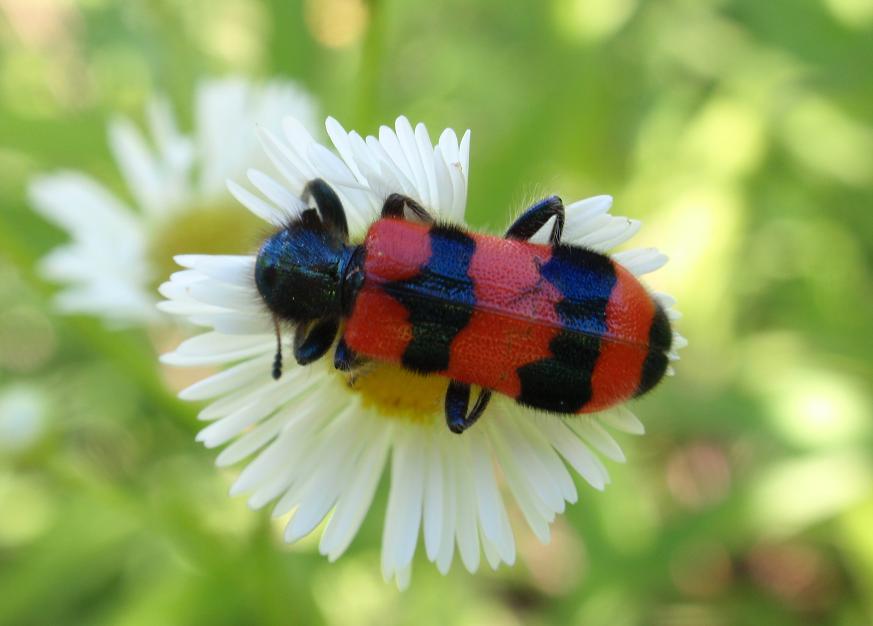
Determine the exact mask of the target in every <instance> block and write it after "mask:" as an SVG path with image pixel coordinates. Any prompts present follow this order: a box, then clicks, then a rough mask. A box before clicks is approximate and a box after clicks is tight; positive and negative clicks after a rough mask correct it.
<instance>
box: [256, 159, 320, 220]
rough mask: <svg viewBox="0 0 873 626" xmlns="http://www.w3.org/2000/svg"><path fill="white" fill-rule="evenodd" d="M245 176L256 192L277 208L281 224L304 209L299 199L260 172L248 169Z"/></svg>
mask: <svg viewBox="0 0 873 626" xmlns="http://www.w3.org/2000/svg"><path fill="white" fill-rule="evenodd" d="M246 176H247V177H248V179H249V181H250V182H251V183H252V184H253V185H254V186H255V187H257V188H258V191H260V192H261V193H262V194H264V196H266V198H267V199H268V200H269V201H270V202H272V203H273V204H274V205H276V206H277V207H278V208H279V210H280V211H281V213H282V219H283V223H287V222H288V221H290V220H292V219H294V218H295V217H297V216H298V215H300V213H301V211H303V209H304V208H306V207H305V205H304V204H303V202H302V201H301V200H300V198H298V197H297V196H295V195H294V194H292V193H291V192H289V191H288V190H287V189H285V187H283V186H282V185H280V184H279V183H277V182H276V181H275V180H273V178H272V177H270V176H268V175H267V174H264V173H263V172H261V171H260V170H256V169H250V170H248V171H247V172H246Z"/></svg>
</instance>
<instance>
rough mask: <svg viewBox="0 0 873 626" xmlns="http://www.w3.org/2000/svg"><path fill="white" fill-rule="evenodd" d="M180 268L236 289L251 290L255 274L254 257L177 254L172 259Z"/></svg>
mask: <svg viewBox="0 0 873 626" xmlns="http://www.w3.org/2000/svg"><path fill="white" fill-rule="evenodd" d="M173 260H174V261H176V263H178V264H179V265H181V266H182V267H188V268H191V269H194V270H197V271H198V272H199V273H201V274H203V275H204V276H208V277H209V278H213V279H215V280H217V281H219V282H224V283H229V284H231V285H235V286H237V287H244V288H249V289H251V288H252V284H253V282H252V278H253V276H254V274H255V257H253V256H250V255H227V254H226V255H219V254H179V255H176V256H174V257H173Z"/></svg>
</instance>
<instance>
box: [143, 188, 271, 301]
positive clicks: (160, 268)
mask: <svg viewBox="0 0 873 626" xmlns="http://www.w3.org/2000/svg"><path fill="white" fill-rule="evenodd" d="M269 230H270V226H269V225H267V224H266V223H264V222H263V221H261V220H259V219H258V218H257V217H255V216H254V215H252V214H251V213H249V212H248V211H244V210H241V208H240V207H239V205H236V204H214V205H205V206H198V207H192V208H191V209H187V210H184V211H180V212H179V213H178V214H176V215H173V216H172V217H171V218H170V219H168V220H166V221H165V222H163V223H162V224H161V225H160V226H159V227H158V232H157V233H156V235H155V237H154V238H153V239H152V242H151V246H150V249H149V251H148V255H149V260H150V261H151V264H152V265H151V266H152V267H153V268H154V270H155V276H154V279H155V281H156V284H160V283H161V282H163V281H164V280H166V279H167V277H168V276H169V275H170V274H172V273H173V272H176V271H179V266H178V265H176V263H175V262H174V261H173V257H174V256H175V255H177V254H250V253H251V252H252V251H253V250H256V249H257V248H258V246H259V245H260V243H261V241H263V239H264V237H265V236H266V235H267V233H268V232H269Z"/></svg>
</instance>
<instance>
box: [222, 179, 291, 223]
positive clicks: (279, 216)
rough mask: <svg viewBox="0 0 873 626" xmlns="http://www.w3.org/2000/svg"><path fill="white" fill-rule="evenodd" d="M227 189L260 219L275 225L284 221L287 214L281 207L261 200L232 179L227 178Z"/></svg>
mask: <svg viewBox="0 0 873 626" xmlns="http://www.w3.org/2000/svg"><path fill="white" fill-rule="evenodd" d="M227 189H228V191H230V193H231V194H232V195H233V197H234V198H236V199H237V200H238V201H239V202H240V203H241V204H242V205H243V206H244V207H245V208H247V209H248V210H249V211H251V212H252V213H254V214H255V215H256V216H257V217H260V218H261V219H262V220H264V221H266V222H269V223H270V224H272V225H273V226H277V227H278V226H282V225H283V224H284V223H285V220H286V217H287V216H286V214H285V213H284V212H283V211H282V209H279V208H276V207H275V206H273V205H272V204H270V203H269V202H267V201H265V200H262V199H261V198H259V197H258V196H256V195H255V194H253V193H252V192H251V191H249V190H248V189H246V188H245V187H241V186H240V185H238V184H236V183H235V182H233V181H232V180H228V181H227Z"/></svg>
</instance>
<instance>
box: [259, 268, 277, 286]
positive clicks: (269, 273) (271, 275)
mask: <svg viewBox="0 0 873 626" xmlns="http://www.w3.org/2000/svg"><path fill="white" fill-rule="evenodd" d="M261 276H262V278H263V281H264V283H265V284H266V285H267V287H270V288H272V287H274V286H275V285H276V266H274V265H268V266H267V267H265V268H263V269H262V270H261Z"/></svg>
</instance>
